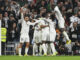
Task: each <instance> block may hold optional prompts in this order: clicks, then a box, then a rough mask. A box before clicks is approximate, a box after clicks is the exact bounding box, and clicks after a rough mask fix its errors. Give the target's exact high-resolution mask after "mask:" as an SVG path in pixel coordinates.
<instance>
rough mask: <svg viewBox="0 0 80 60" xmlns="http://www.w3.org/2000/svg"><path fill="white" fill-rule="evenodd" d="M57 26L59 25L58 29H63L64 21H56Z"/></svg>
mask: <svg viewBox="0 0 80 60" xmlns="http://www.w3.org/2000/svg"><path fill="white" fill-rule="evenodd" d="M58 25H59V28H65V21H64V19H62V20H59V21H58Z"/></svg>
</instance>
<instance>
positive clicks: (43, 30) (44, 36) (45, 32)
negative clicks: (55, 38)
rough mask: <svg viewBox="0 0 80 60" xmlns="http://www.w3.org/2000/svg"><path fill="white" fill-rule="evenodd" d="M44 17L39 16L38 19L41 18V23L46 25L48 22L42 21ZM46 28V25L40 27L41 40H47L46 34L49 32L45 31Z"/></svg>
mask: <svg viewBox="0 0 80 60" xmlns="http://www.w3.org/2000/svg"><path fill="white" fill-rule="evenodd" d="M44 19H45V18H40V20H41V25H48V23H46V22H45V21H44ZM47 30H49V29H48V28H47V27H45V28H42V30H41V31H42V33H41V34H42V41H46V40H47V36H48V34H49V32H48V31H47Z"/></svg>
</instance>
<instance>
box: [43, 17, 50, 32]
mask: <svg viewBox="0 0 80 60" xmlns="http://www.w3.org/2000/svg"><path fill="white" fill-rule="evenodd" d="M46 19H47V20H48V19H49V18H46ZM44 21H45V20H44ZM45 25H49V22H47V21H45ZM44 29H45V31H46V32H49V27H45V28H44Z"/></svg>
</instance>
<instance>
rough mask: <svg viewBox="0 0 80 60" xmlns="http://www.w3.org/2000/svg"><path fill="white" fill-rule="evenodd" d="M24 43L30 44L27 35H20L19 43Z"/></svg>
mask: <svg viewBox="0 0 80 60" xmlns="http://www.w3.org/2000/svg"><path fill="white" fill-rule="evenodd" d="M24 42H30V41H29V35H21V36H20V43H24Z"/></svg>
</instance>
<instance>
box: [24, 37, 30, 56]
mask: <svg viewBox="0 0 80 60" xmlns="http://www.w3.org/2000/svg"><path fill="white" fill-rule="evenodd" d="M25 42H26V46H25V56H27V55H28V49H29V45H30V42H29V36H26V38H25Z"/></svg>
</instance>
